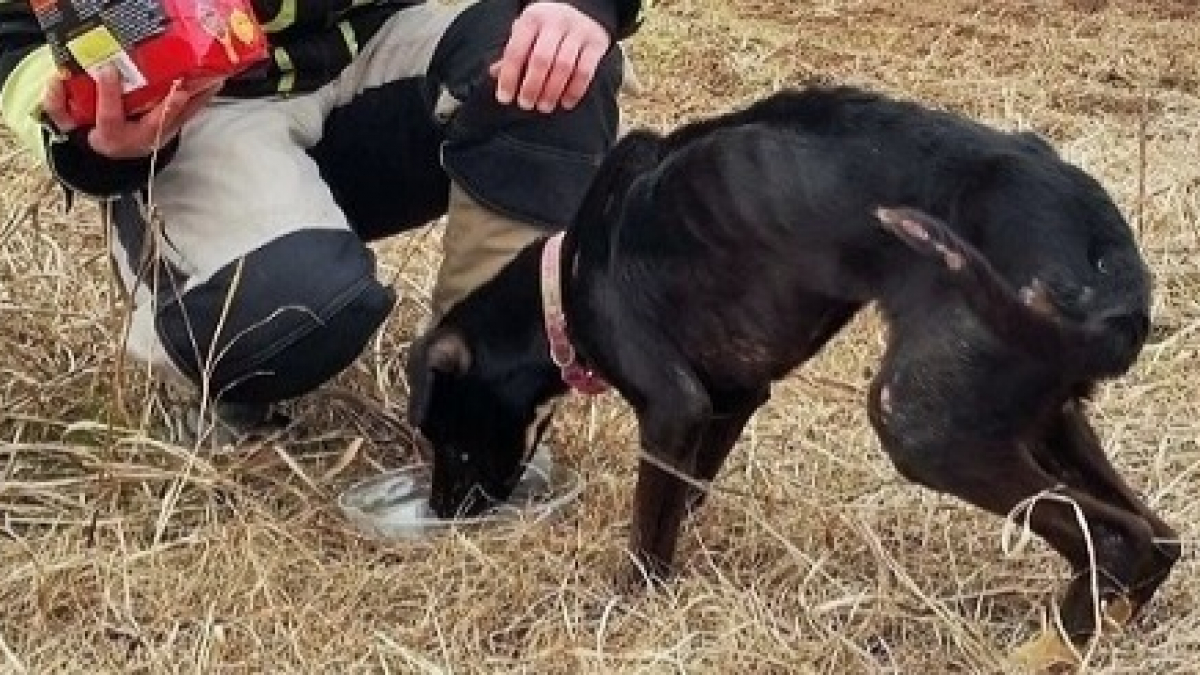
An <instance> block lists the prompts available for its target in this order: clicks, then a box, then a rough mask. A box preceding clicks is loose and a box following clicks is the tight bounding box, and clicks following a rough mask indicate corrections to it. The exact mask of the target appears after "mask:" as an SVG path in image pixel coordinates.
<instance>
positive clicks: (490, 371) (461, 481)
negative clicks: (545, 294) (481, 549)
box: [406, 246, 566, 518]
mask: <svg viewBox="0 0 1200 675" xmlns="http://www.w3.org/2000/svg"><path fill="white" fill-rule="evenodd" d="M531 248H532V249H533V250H526V251H523V252H522V253H521V254H519V255H518V256H517V258H516V260H514V261H513V263H511V264H510V265H509V266H508V267H506V268H505V269H504V270H502V271H501V273H500V274H499V275H497V276H496V278H494V279H492V280H491V281H489V282H488V283H487V284H485V285H484V286H483V287H481V288H480V289H478V290H477V291H476V292H474V293H472V294H471V295H470V296H468V297H467V298H466V299H464V300H463V301H462V302H461V303H459V304H458V305H456V306H455V307H454V308H453V309H452V310H451V311H450V312H449V313H448V314H447V315H446V317H444V318H443V319H442V320H441V322H439V324H438V325H437V326H435V327H434V328H433V329H431V330H430V331H428V332H427V333H426V334H425V335H424V336H423V337H421V338H420V339H418V340H417V341H416V342H415V343H414V344H413V345H412V348H411V349H410V351H409V357H408V362H407V365H406V368H407V375H408V383H409V409H408V415H409V421H410V423H411V424H412V425H413V426H414V427H415V428H416V429H417V430H418V432H419V433H420V435H421V436H422V437H423V439H424V440H425V442H426V443H427V445H428V446H430V452H431V453H432V458H433V486H432V490H431V494H430V506H431V507H432V508H433V510H434V512H436V513H437V514H438V516H440V517H443V518H448V517H452V516H456V515H458V516H470V515H476V514H479V513H481V512H483V511H484V510H486V509H487V508H488V507H489V506H491V505H493V504H495V503H497V502H502V501H504V500H505V499H507V498H508V497H509V496H510V495H511V494H512V491H513V489H514V488H515V487H516V485H517V482H518V481H519V480H520V477H521V474H522V472H523V471H524V468H525V463H526V461H527V460H528V458H529V457H530V456H531V455H532V454H533V452H534V450H535V449H536V447H537V444H538V443H539V441H540V440H541V437H542V435H543V433H544V432H545V430H546V428H547V426H548V425H549V422H550V419H551V413H552V412H553V407H552V403H553V400H554V398H555V397H557V396H559V395H561V394H563V393H565V392H566V386H565V385H564V384H563V382H562V378H561V377H560V375H559V371H558V368H557V366H555V365H554V363H553V362H552V361H551V360H550V357H549V348H548V346H547V343H546V338H545V332H544V330H543V329H542V322H541V311H540V298H539V296H538V294H537V293H538V284H537V273H538V267H537V250H539V249H540V247H538V246H534V247H531Z"/></svg>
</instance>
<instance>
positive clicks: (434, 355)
mask: <svg viewBox="0 0 1200 675" xmlns="http://www.w3.org/2000/svg"><path fill="white" fill-rule="evenodd" d="M470 367H471V350H470V348H469V347H468V346H467V341H466V339H465V338H463V336H462V334H461V333H459V332H458V331H456V330H453V329H437V330H434V331H433V332H432V333H430V334H429V335H426V336H425V337H422V338H420V339H418V340H417V341H415V342H414V343H413V345H412V349H411V350H410V351H409V357H408V365H407V368H406V369H407V371H408V396H409V398H408V421H409V423H410V424H412V425H413V426H417V427H419V426H421V423H422V422H424V421H425V415H426V414H427V413H428V412H429V402H430V401H431V400H432V399H433V392H434V388H435V387H437V386H438V381H439V380H442V379H444V378H454V377H461V376H462V375H463V374H464V373H466V372H467V370H468V369H469V368H470Z"/></svg>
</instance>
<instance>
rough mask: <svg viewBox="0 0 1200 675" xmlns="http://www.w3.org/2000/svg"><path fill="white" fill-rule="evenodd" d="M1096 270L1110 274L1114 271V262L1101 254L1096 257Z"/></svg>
mask: <svg viewBox="0 0 1200 675" xmlns="http://www.w3.org/2000/svg"><path fill="white" fill-rule="evenodd" d="M1096 271H1097V272H1099V273H1100V274H1108V273H1109V272H1110V271H1112V263H1110V262H1108V258H1105V257H1103V256H1101V257H1099V258H1097V259H1096Z"/></svg>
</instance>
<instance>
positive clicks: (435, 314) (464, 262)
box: [428, 183, 548, 326]
mask: <svg viewBox="0 0 1200 675" xmlns="http://www.w3.org/2000/svg"><path fill="white" fill-rule="evenodd" d="M444 227H445V229H444V231H443V233H442V264H441V267H440V268H439V269H438V274H437V278H436V280H435V281H434V286H433V293H432V296H433V297H432V299H431V301H430V304H431V314H432V316H431V317H430V320H429V324H428V325H429V326H435V325H437V322H438V321H439V320H440V319H441V318H442V317H443V316H445V315H446V312H448V311H450V308H451V307H453V306H454V305H456V304H458V303H459V302H460V301H461V300H462V299H463V298H465V297H466V296H467V295H469V294H470V293H471V291H473V290H475V289H476V288H479V287H480V286H482V285H483V284H484V283H486V282H487V281H488V280H490V279H491V278H492V277H494V276H496V273H497V272H499V271H500V268H502V267H504V266H505V265H506V264H508V262H509V261H510V260H512V259H513V257H515V256H516V254H517V253H518V252H519V251H520V250H521V249H522V248H525V247H526V246H528V245H529V243H530V242H532V241H534V240H535V239H537V238H538V237H541V236H545V235H546V234H548V232H547V230H546V229H545V228H542V227H537V226H535V225H530V224H528V223H523V222H521V221H519V220H515V219H513V218H509V217H507V216H503V215H500V214H499V213H497V212H495V211H492V210H491V209H489V208H487V207H485V206H483V205H482V204H480V203H479V202H477V201H475V200H474V199H472V198H471V196H470V195H468V194H467V193H466V192H465V191H464V190H463V189H462V188H460V187H458V185H457V184H454V183H452V184H451V187H450V205H449V207H448V208H447V210H446V223H445V226H444Z"/></svg>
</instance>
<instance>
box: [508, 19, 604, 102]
mask: <svg viewBox="0 0 1200 675" xmlns="http://www.w3.org/2000/svg"><path fill="white" fill-rule="evenodd" d="M611 44H612V38H611V37H610V36H609V34H608V31H606V30H605V29H604V26H601V25H600V24H599V23H597V22H596V20H595V19H593V18H591V17H590V16H588V15H587V14H584V13H583V12H581V11H579V10H578V9H575V8H574V7H572V6H570V5H567V4H564V3H561V2H533V3H530V4H529V5H528V6H527V7H526V8H525V10H524V11H523V12H521V16H519V17H517V20H516V21H515V22H513V26H512V33H511V34H510V35H509V38H508V44H506V45H505V47H504V52H503V54H502V55H501V56H500V60H499V61H497V62H496V63H495V64H493V65H492V68H491V74H492V75H493V76H494V77H495V78H496V100H497V101H499V102H500V103H503V104H505V105H507V104H510V103H512V102H513V101H514V100H515V101H516V103H517V105H518V106H520V107H521V108H522V109H524V110H533V109H534V108H535V107H536V108H537V110H539V111H541V112H544V113H549V112H554V109H555V108H557V107H559V106H562V107H563V108H564V109H566V110H570V109H572V108H574V107H575V106H576V105H578V104H579V101H580V99H582V98H583V96H584V94H586V93H587V90H588V87H589V86H590V85H591V83H592V78H593V77H594V76H595V75H596V68H597V67H598V66H599V64H600V59H602V58H603V57H604V55H605V54H606V53H607V52H608V48H609V46H610V45H611Z"/></svg>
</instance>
